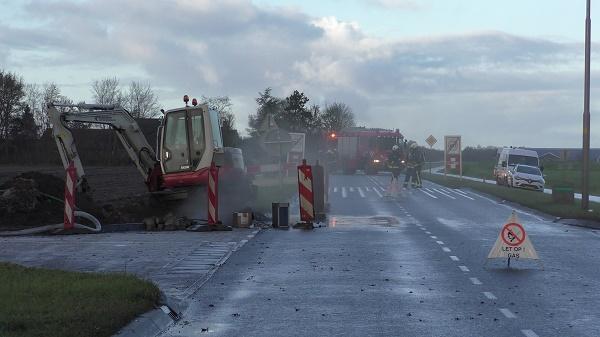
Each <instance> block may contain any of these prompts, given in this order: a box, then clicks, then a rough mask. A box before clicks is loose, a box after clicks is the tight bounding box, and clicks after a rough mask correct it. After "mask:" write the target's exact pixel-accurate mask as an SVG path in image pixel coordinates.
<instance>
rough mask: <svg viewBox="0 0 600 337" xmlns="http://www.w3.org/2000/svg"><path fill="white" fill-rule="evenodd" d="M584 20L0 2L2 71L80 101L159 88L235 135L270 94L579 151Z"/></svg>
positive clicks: (278, 4) (533, 12)
mask: <svg viewBox="0 0 600 337" xmlns="http://www.w3.org/2000/svg"><path fill="white" fill-rule="evenodd" d="M592 15H593V19H594V18H595V17H597V18H598V21H596V22H598V23H597V24H596V26H594V28H593V30H592V34H593V38H594V41H598V39H600V4H598V5H597V8H593V11H592ZM584 16H585V1H584V0H577V1H575V0H568V1H567V0H544V1H541V0H502V1H491V0H485V1H482V0H328V1H327V0H303V1H291V0H285V1H275V0H255V1H244V0H224V1H220V0H219V1H218V0H170V1H167V0H165V1H158V0H156V1H152V0H89V1H45V0H44V1H42V0H37V1H26V0H0V68H1V69H4V70H8V71H13V72H16V73H18V74H20V75H22V76H23V77H24V79H25V81H27V82H30V83H31V82H36V83H40V84H41V83H44V82H47V81H54V82H56V83H57V84H58V85H59V86H60V87H61V89H62V91H63V93H64V94H65V95H67V96H69V97H70V98H72V99H73V100H74V101H79V100H86V101H90V96H91V93H90V89H89V88H90V83H91V81H92V80H94V79H99V78H103V77H107V76H116V77H118V78H120V79H121V82H122V83H123V84H127V83H128V82H129V81H131V80H144V81H150V82H151V83H152V84H153V86H154V87H155V88H156V90H157V92H158V95H159V98H160V102H161V104H162V105H163V106H164V107H165V108H173V107H177V106H180V105H181V104H182V102H181V96H182V95H183V94H185V93H187V94H190V95H191V96H193V97H199V96H201V95H207V96H212V95H229V96H230V97H231V98H232V99H233V101H234V104H235V106H234V111H235V113H236V116H237V125H238V128H240V129H242V130H243V129H245V127H246V123H247V115H248V113H251V112H253V111H255V109H256V105H255V102H254V98H255V97H256V96H257V92H258V91H261V90H263V89H264V88H265V87H272V88H273V91H274V93H275V94H277V95H280V96H285V95H288V94H289V93H290V92H291V91H292V90H294V89H298V90H301V91H304V92H305V93H306V94H307V95H308V96H309V97H310V98H311V103H317V104H321V105H324V104H326V103H328V102H334V101H342V102H345V103H347V104H349V105H350V106H351V107H352V108H353V110H354V112H355V113H356V115H357V119H358V122H359V124H361V125H367V126H371V127H387V128H399V129H400V130H401V131H402V132H403V133H404V134H405V135H406V136H407V137H408V138H410V139H416V140H417V141H418V142H420V143H424V140H425V138H426V137H427V136H428V135H429V134H433V135H434V136H436V137H437V138H438V139H442V138H443V136H444V135H446V134H460V135H462V136H463V142H464V143H465V144H466V145H477V144H481V145H526V146H534V147H539V146H549V147H550V146H552V147H555V146H556V147H559V146H560V147H562V146H565V147H578V146H581V124H582V122H581V113H582V106H583V105H582V102H583V32H584ZM598 47H600V44H594V45H593V47H592V48H593V50H597V48H598ZM596 55H598V54H593V55H592V59H593V64H592V146H595V147H600V119H599V118H595V117H594V115H595V113H596V112H599V113H600V99H598V98H597V97H600V96H598V95H597V94H596V93H600V91H599V90H598V89H600V88H599V87H600V72H599V71H598V70H599V67H598V66H599V64H600V63H599V62H598V60H597V58H596ZM595 94H596V95H595ZM594 96H595V97H594ZM438 145H439V144H438ZM438 147H439V146H438Z"/></svg>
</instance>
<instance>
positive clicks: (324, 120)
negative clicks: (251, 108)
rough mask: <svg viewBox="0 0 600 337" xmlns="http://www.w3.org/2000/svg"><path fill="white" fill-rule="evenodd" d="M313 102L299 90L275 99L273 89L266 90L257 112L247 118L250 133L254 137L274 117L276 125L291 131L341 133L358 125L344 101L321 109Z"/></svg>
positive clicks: (260, 95)
mask: <svg viewBox="0 0 600 337" xmlns="http://www.w3.org/2000/svg"><path fill="white" fill-rule="evenodd" d="M309 102H310V99H309V98H308V97H307V96H306V95H305V94H304V93H303V92H300V91H298V90H294V91H293V92H292V93H291V94H290V95H289V96H287V97H285V98H280V97H276V96H273V94H272V89H271V88H266V89H264V91H262V92H259V93H258V97H257V98H256V103H257V105H258V108H257V110H256V113H254V114H251V115H250V116H249V119H248V125H249V128H248V133H249V134H250V135H251V136H254V135H256V134H258V133H260V130H261V129H262V127H263V125H264V123H265V119H266V118H267V116H269V115H270V116H272V118H274V120H275V122H276V123H277V125H278V126H279V127H280V128H282V129H284V130H287V131H290V132H304V133H308V134H311V133H315V132H321V131H324V130H325V131H340V130H342V129H344V128H347V127H352V126H355V121H354V113H353V112H352V109H351V108H350V107H349V106H348V105H346V104H345V103H342V102H333V103H331V104H326V105H325V107H323V108H322V107H320V106H319V105H317V104H309Z"/></svg>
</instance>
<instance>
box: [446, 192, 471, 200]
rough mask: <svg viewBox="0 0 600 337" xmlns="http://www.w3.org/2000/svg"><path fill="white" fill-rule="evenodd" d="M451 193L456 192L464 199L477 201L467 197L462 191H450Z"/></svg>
mask: <svg viewBox="0 0 600 337" xmlns="http://www.w3.org/2000/svg"><path fill="white" fill-rule="evenodd" d="M448 190H449V191H451V192H454V193H455V194H458V195H460V196H461V197H463V198H466V199H470V200H475V199H474V198H471V197H470V196H468V195H466V194H465V193H464V192H462V191H460V190H456V189H448Z"/></svg>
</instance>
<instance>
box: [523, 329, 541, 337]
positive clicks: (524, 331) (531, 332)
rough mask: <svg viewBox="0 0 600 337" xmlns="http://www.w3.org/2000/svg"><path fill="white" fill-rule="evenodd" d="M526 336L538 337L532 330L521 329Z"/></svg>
mask: <svg viewBox="0 0 600 337" xmlns="http://www.w3.org/2000/svg"><path fill="white" fill-rule="evenodd" d="M521 332H522V333H523V334H524V335H525V336H526V337H539V336H538V335H537V334H536V333H535V332H533V330H521Z"/></svg>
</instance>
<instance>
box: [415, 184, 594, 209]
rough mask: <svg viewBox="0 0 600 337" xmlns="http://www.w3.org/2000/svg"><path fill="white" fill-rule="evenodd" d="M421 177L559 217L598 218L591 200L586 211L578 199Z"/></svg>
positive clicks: (490, 185)
mask: <svg viewBox="0 0 600 337" xmlns="http://www.w3.org/2000/svg"><path fill="white" fill-rule="evenodd" d="M423 177H424V178H425V179H427V180H430V181H433V182H435V183H438V184H440V185H444V186H448V187H451V188H458V187H468V188H471V189H473V190H477V191H481V192H484V193H487V194H490V195H493V196H496V197H498V198H502V199H504V200H508V201H512V202H515V203H518V204H520V205H523V206H525V207H529V208H531V209H535V210H538V211H541V212H544V213H547V214H550V215H554V216H557V217H561V218H576V219H590V220H600V204H597V203H593V202H592V203H590V208H591V209H592V210H593V212H586V211H584V210H582V209H581V203H580V201H579V200H575V203H574V204H573V205H561V204H555V203H553V202H552V196H551V195H549V194H545V193H540V192H535V191H529V190H521V189H515V188H507V187H505V186H498V185H492V184H486V183H483V182H476V181H471V180H466V179H462V180H461V179H458V178H453V177H444V176H440V175H434V174H428V173H425V174H424V175H423Z"/></svg>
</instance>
